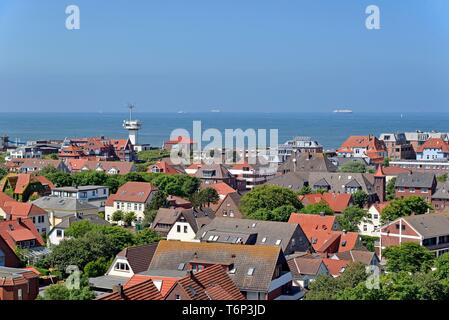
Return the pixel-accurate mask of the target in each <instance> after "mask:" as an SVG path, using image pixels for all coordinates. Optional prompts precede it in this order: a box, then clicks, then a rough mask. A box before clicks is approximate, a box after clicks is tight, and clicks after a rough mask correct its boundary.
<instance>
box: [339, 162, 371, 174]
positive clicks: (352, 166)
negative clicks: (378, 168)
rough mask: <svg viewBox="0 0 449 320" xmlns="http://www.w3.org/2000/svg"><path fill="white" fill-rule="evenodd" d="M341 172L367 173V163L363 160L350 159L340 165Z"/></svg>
mask: <svg viewBox="0 0 449 320" xmlns="http://www.w3.org/2000/svg"><path fill="white" fill-rule="evenodd" d="M340 171H341V172H349V173H365V172H366V165H365V164H363V163H362V162H361V161H348V162H346V163H344V164H342V165H341V166H340Z"/></svg>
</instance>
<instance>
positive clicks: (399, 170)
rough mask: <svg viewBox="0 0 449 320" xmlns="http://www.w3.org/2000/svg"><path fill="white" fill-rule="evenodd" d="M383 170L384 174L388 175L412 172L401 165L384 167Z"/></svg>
mask: <svg viewBox="0 0 449 320" xmlns="http://www.w3.org/2000/svg"><path fill="white" fill-rule="evenodd" d="M382 171H383V173H384V175H386V176H396V175H399V174H401V173H410V172H412V171H411V170H409V169H406V168H401V167H383V168H382Z"/></svg>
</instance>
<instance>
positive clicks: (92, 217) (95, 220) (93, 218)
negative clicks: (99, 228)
mask: <svg viewBox="0 0 449 320" xmlns="http://www.w3.org/2000/svg"><path fill="white" fill-rule="evenodd" d="M83 220H84V221H89V222H90V223H92V224H97V225H109V224H110V223H109V222H107V221H106V220H104V219H102V218H101V217H100V216H99V215H97V214H83V215H82V216H80V215H77V216H75V215H73V214H72V215H70V216H68V217H66V218H65V219H64V220H62V221H61V222H60V223H58V224H57V225H56V226H55V227H54V228H53V229H52V231H51V232H53V230H54V229H67V228H68V227H70V226H71V225H72V224H73V223H75V222H78V221H83Z"/></svg>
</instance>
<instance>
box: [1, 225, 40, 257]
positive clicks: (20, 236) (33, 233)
mask: <svg viewBox="0 0 449 320" xmlns="http://www.w3.org/2000/svg"><path fill="white" fill-rule="evenodd" d="M0 237H1V238H3V240H4V241H5V242H6V243H7V244H8V246H9V247H10V248H11V249H12V250H14V251H15V248H16V242H17V241H23V240H35V241H36V242H37V244H39V245H41V246H43V245H44V241H43V240H42V237H41V235H40V234H39V232H37V229H36V227H35V226H34V224H33V221H32V220H31V219H21V220H20V222H19V220H4V221H0Z"/></svg>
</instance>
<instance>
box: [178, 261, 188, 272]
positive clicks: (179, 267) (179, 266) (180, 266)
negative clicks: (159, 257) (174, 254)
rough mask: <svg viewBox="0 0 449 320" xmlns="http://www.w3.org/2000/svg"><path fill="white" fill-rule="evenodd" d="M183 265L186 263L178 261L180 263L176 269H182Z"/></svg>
mask: <svg viewBox="0 0 449 320" xmlns="http://www.w3.org/2000/svg"><path fill="white" fill-rule="evenodd" d="M185 265H186V264H185V263H180V264H179V265H178V270H179V271H182V270H184V266H185Z"/></svg>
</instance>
